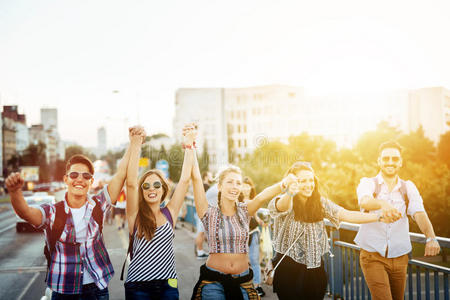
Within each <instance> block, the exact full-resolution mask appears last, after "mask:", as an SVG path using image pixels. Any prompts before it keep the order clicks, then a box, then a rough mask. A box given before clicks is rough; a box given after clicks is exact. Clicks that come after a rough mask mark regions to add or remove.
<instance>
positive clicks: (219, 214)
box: [192, 155, 295, 300]
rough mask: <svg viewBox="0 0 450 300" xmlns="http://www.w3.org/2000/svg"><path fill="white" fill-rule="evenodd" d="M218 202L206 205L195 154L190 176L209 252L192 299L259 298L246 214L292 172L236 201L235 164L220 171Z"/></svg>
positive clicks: (284, 183)
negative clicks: (251, 260)
mask: <svg viewBox="0 0 450 300" xmlns="http://www.w3.org/2000/svg"><path fill="white" fill-rule="evenodd" d="M218 177H219V182H218V185H217V187H218V190H219V193H218V206H208V201H207V200H206V196H205V191H204V189H203V183H202V178H201V174H200V170H199V166H198V162H197V158H196V156H195V155H194V165H193V172H192V180H193V185H194V200H195V207H196V209H197V214H198V216H199V218H200V219H201V220H202V222H203V225H204V227H205V234H206V235H207V237H208V246H209V251H210V255H209V257H208V260H207V261H206V264H205V265H203V266H202V267H201V268H200V279H199V281H198V282H197V285H196V286H195V288H194V291H193V295H192V298H193V299H214V300H216V299H233V300H234V299H237V300H239V299H258V293H257V291H256V290H255V289H254V287H253V283H252V277H253V274H252V270H251V269H249V258H248V233H249V227H248V226H249V217H250V216H252V215H254V214H255V212H256V211H257V210H258V209H259V208H260V207H261V206H262V205H263V204H264V203H265V202H266V201H268V200H270V199H271V198H273V197H274V196H275V195H277V194H279V193H280V192H281V191H282V186H288V185H289V184H290V183H291V182H293V181H294V178H295V176H293V175H289V176H288V177H286V178H284V179H283V181H282V182H279V183H276V184H274V185H272V186H270V187H268V188H266V189H264V190H263V191H262V192H261V193H259V194H258V195H256V197H255V198H254V199H252V200H251V201H247V202H243V203H239V202H238V198H239V196H240V194H241V188H242V174H241V170H240V169H239V168H238V167H234V166H231V167H228V168H226V169H225V170H223V171H222V172H220V173H219V175H218Z"/></svg>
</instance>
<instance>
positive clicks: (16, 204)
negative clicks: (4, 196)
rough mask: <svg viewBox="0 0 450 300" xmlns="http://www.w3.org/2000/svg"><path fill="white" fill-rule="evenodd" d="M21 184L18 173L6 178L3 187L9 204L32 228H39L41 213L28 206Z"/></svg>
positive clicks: (20, 177) (22, 181)
mask: <svg viewBox="0 0 450 300" xmlns="http://www.w3.org/2000/svg"><path fill="white" fill-rule="evenodd" d="M23 184H24V180H23V178H22V176H20V173H12V174H11V175H9V176H8V178H6V181H5V185H6V188H7V189H8V193H9V195H10V198H11V204H12V206H13V208H14V211H15V212H16V214H17V215H18V216H19V217H21V218H22V219H24V220H25V221H27V222H28V223H30V224H32V225H34V226H39V225H41V224H42V218H43V216H42V213H41V211H40V210H39V209H38V208H35V207H31V206H29V205H28V203H27V202H26V201H25V199H24V198H23V194H22V186H23Z"/></svg>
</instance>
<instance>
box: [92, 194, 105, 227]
mask: <svg viewBox="0 0 450 300" xmlns="http://www.w3.org/2000/svg"><path fill="white" fill-rule="evenodd" d="M92 200H94V201H95V206H94V209H93V210H92V217H93V218H94V221H95V222H96V223H97V224H98V227H99V229H98V230H99V232H100V234H101V233H103V210H102V207H101V204H100V202H98V200H97V198H95V197H92Z"/></svg>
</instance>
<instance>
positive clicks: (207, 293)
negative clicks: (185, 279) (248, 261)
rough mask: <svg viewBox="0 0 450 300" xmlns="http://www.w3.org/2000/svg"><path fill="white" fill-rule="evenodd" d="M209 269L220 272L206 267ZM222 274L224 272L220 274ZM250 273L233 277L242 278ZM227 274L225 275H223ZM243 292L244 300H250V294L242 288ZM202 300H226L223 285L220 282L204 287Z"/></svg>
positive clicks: (245, 272)
mask: <svg viewBox="0 0 450 300" xmlns="http://www.w3.org/2000/svg"><path fill="white" fill-rule="evenodd" d="M206 267H207V268H208V269H210V270H212V271H215V272H219V271H217V270H214V269H213V268H210V267H208V266H206ZM219 273H222V272H219ZM248 273H250V271H249V269H247V270H245V271H244V272H242V273H241V274H238V275H233V276H234V277H242V276H245V275H247V274H248ZM222 274H225V273H222ZM241 292H242V296H243V298H244V300H248V294H247V291H246V290H245V289H244V288H243V287H241ZM202 299H204V300H226V298H225V290H224V289H223V285H221V284H220V283H218V282H213V283H208V284H206V285H204V286H203V288H202Z"/></svg>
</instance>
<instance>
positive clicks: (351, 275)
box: [185, 197, 450, 300]
mask: <svg viewBox="0 0 450 300" xmlns="http://www.w3.org/2000/svg"><path fill="white" fill-rule="evenodd" d="M186 203H187V205H186V207H187V214H186V216H185V221H186V222H189V223H191V224H193V225H194V226H195V219H194V213H195V207H194V203H193V198H192V197H186ZM261 210H262V211H264V212H265V213H267V210H265V209H261ZM325 224H326V226H327V228H328V229H329V231H330V239H329V240H330V246H331V253H332V255H325V257H324V263H325V269H326V270H327V274H328V287H327V289H328V293H329V295H332V296H333V298H335V299H346V300H347V299H352V300H353V299H358V300H359V299H371V297H370V292H369V290H368V288H367V285H366V281H365V279H364V275H363V273H362V270H361V267H360V265H359V251H360V248H359V247H358V246H357V245H355V244H351V243H347V242H344V241H341V240H340V230H349V231H355V232H356V231H358V229H359V225H358V224H352V223H347V222H342V223H341V225H340V228H339V229H336V228H335V227H334V226H333V225H332V224H331V222H330V221H328V220H327V219H325ZM409 236H410V238H411V242H414V243H420V244H425V241H426V238H425V235H423V234H418V233H412V232H410V233H409ZM437 239H438V242H439V244H440V246H441V249H442V250H441V251H443V249H444V248H446V249H448V248H450V239H449V238H444V237H438V238H437ZM413 247H414V246H413ZM407 274H408V275H407V281H406V291H405V299H406V300H413V299H414V300H415V299H418V300H421V299H426V300H430V299H445V300H450V298H449V278H448V277H449V274H450V268H446V267H443V266H439V265H435V264H430V263H427V262H423V261H419V260H416V259H410V260H409V264H408V273H407Z"/></svg>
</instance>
